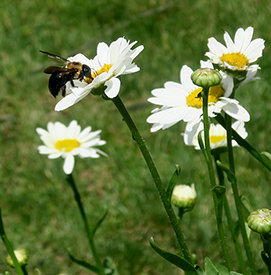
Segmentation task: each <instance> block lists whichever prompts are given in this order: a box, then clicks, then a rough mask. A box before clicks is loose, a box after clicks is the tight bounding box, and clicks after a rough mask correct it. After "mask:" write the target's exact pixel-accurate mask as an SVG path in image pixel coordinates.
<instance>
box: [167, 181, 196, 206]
mask: <svg viewBox="0 0 271 275" xmlns="http://www.w3.org/2000/svg"><path fill="white" fill-rule="evenodd" d="M196 197H197V193H196V190H195V187H194V184H192V185H191V187H190V186H189V185H176V186H175V187H174V189H173V192H172V197H171V203H172V204H173V205H175V206H177V207H179V208H191V209H192V208H193V207H194V205H195V204H196Z"/></svg>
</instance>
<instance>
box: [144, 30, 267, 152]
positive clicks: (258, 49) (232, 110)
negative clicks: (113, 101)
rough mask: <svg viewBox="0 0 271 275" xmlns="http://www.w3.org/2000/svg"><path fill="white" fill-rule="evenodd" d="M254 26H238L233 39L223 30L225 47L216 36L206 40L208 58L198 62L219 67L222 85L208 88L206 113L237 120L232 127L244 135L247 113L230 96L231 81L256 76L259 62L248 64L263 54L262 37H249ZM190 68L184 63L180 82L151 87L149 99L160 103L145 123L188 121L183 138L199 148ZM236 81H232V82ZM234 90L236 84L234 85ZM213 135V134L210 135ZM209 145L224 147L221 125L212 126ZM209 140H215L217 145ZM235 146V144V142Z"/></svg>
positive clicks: (156, 126)
mask: <svg viewBox="0 0 271 275" xmlns="http://www.w3.org/2000/svg"><path fill="white" fill-rule="evenodd" d="M252 35H253V28H252V27H248V28H247V29H245V30H244V29H242V28H240V29H238V30H237V31H236V34H235V37H234V41H232V39H231V38H230V36H229V34H228V33H227V32H225V34H224V40H225V43H226V46H224V45H223V44H221V43H220V42H218V41H217V40H216V39H215V38H213V37H212V38H210V39H209V41H208V48H209V52H207V53H206V54H205V55H206V56H207V57H209V60H208V61H206V62H204V61H201V68H212V69H213V68H214V67H213V64H216V66H217V65H218V66H219V67H220V71H219V72H220V74H221V76H222V82H221V84H219V85H217V86H213V87H211V88H210V89H209V96H208V115H209V117H211V118H212V117H215V116H216V115H217V114H218V113H221V112H222V111H224V112H225V113H226V114H228V115H229V116H231V117H232V118H234V119H236V120H237V123H236V124H234V125H233V127H236V128H235V130H236V131H237V132H238V133H239V134H240V135H241V136H242V137H246V135H247V134H246V132H245V129H244V122H247V121H249V119H250V116H249V113H248V112H247V111H246V109H245V108H243V107H242V106H241V105H240V104H239V102H238V101H237V100H235V99H233V98H232V96H231V95H232V92H233V89H234V83H238V87H240V86H241V85H244V84H245V83H247V82H250V81H254V80H256V79H258V78H257V77H255V75H256V73H257V70H258V69H259V66H258V65H255V64H254V65H251V63H253V62H255V61H256V60H257V59H258V58H259V57H261V56H262V51H263V49H264V40H263V39H261V38H258V39H255V40H252ZM192 73H193V71H192V69H191V68H189V67H188V66H186V65H184V66H183V67H182V68H181V72H180V80H181V81H180V83H176V82H166V83H165V84H164V88H158V89H154V90H153V91H152V94H153V96H154V97H151V98H149V99H148V101H149V102H151V103H153V104H156V105H160V106H161V107H160V108H156V109H154V110H153V111H152V115H150V116H149V117H148V119H147V122H149V123H152V124H153V126H152V127H151V132H156V131H158V130H160V129H167V128H169V127H171V126H172V125H174V124H176V123H178V122H179V121H182V120H183V121H184V122H187V124H186V128H185V134H184V139H185V143H186V144H187V145H194V146H195V147H196V148H199V146H198V142H197V138H196V137H197V135H198V133H199V131H200V130H202V122H201V120H202V114H203V111H202V99H201V98H200V96H199V94H200V92H201V90H202V88H201V87H199V86H197V85H195V84H194V83H193V82H192V80H191V74H192ZM234 80H235V81H234ZM235 89H236V87H235ZM212 135H214V136H213V137H212ZM210 137H211V145H212V147H213V148H214V147H216V146H226V145H227V144H226V132H225V131H223V130H222V127H221V126H218V125H217V126H215V125H211V129H210ZM212 140H213V141H214V140H216V141H217V142H215V143H216V145H214V144H213V142H212ZM234 145H235V144H234Z"/></svg>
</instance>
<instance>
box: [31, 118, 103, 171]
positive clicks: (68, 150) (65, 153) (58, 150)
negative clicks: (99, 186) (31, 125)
mask: <svg viewBox="0 0 271 275" xmlns="http://www.w3.org/2000/svg"><path fill="white" fill-rule="evenodd" d="M47 130H48V131H46V130H44V129H42V128H37V129H36V131H37V133H38V134H39V135H40V139H41V140H42V141H43V143H44V145H41V146H39V147H38V150H39V153H40V154H45V155H48V158H49V159H55V158H59V157H62V158H64V165H63V170H64V172H65V174H71V173H72V171H73V167H74V162H75V160H74V156H76V155H78V156H79V157H81V158H98V157H99V156H100V155H99V154H101V155H104V156H106V154H105V153H104V152H102V151H101V150H99V149H97V148H95V147H96V146H100V145H104V144H105V143H106V142H105V141H104V140H101V139H100V133H101V130H98V131H95V132H91V127H90V126H89V127H86V128H85V129H84V130H83V131H81V127H80V126H79V125H78V124H77V121H75V120H73V121H72V122H71V123H70V124H69V126H68V127H66V126H65V125H64V124H62V123H60V122H55V123H53V122H49V123H48V124H47Z"/></svg>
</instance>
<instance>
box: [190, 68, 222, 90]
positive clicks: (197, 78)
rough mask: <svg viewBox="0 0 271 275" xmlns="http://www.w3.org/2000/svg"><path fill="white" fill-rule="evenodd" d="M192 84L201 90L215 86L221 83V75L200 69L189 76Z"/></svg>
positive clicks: (213, 71) (212, 70)
mask: <svg viewBox="0 0 271 275" xmlns="http://www.w3.org/2000/svg"><path fill="white" fill-rule="evenodd" d="M191 79H192V81H193V83H194V84H196V85H197V86H200V87H202V88H209V87H212V86H217V85H219V84H220V83H221V80H222V76H221V74H220V73H219V72H218V71H217V70H214V69H209V68H202V69H198V70H196V71H194V72H193V73H192V75H191Z"/></svg>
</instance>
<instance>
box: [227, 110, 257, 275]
mask: <svg viewBox="0 0 271 275" xmlns="http://www.w3.org/2000/svg"><path fill="white" fill-rule="evenodd" d="M225 119H226V130H227V146H228V159H229V166H230V171H231V172H232V173H233V174H235V166H234V156H233V148H232V128H231V124H232V119H231V117H230V116H228V115H227V114H226V115H225ZM231 186H232V190H233V196H234V201H235V206H236V210H237V215H238V221H239V226H240V231H241V235H242V238H243V243H244V247H245V250H246V254H247V258H248V262H249V266H250V269H251V273H252V274H256V266H255V262H254V259H253V256H252V252H251V247H250V243H249V240H248V236H247V231H246V226H245V220H244V216H243V212H242V202H241V199H240V196H239V191H238V186H237V181H236V179H234V180H231Z"/></svg>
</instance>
